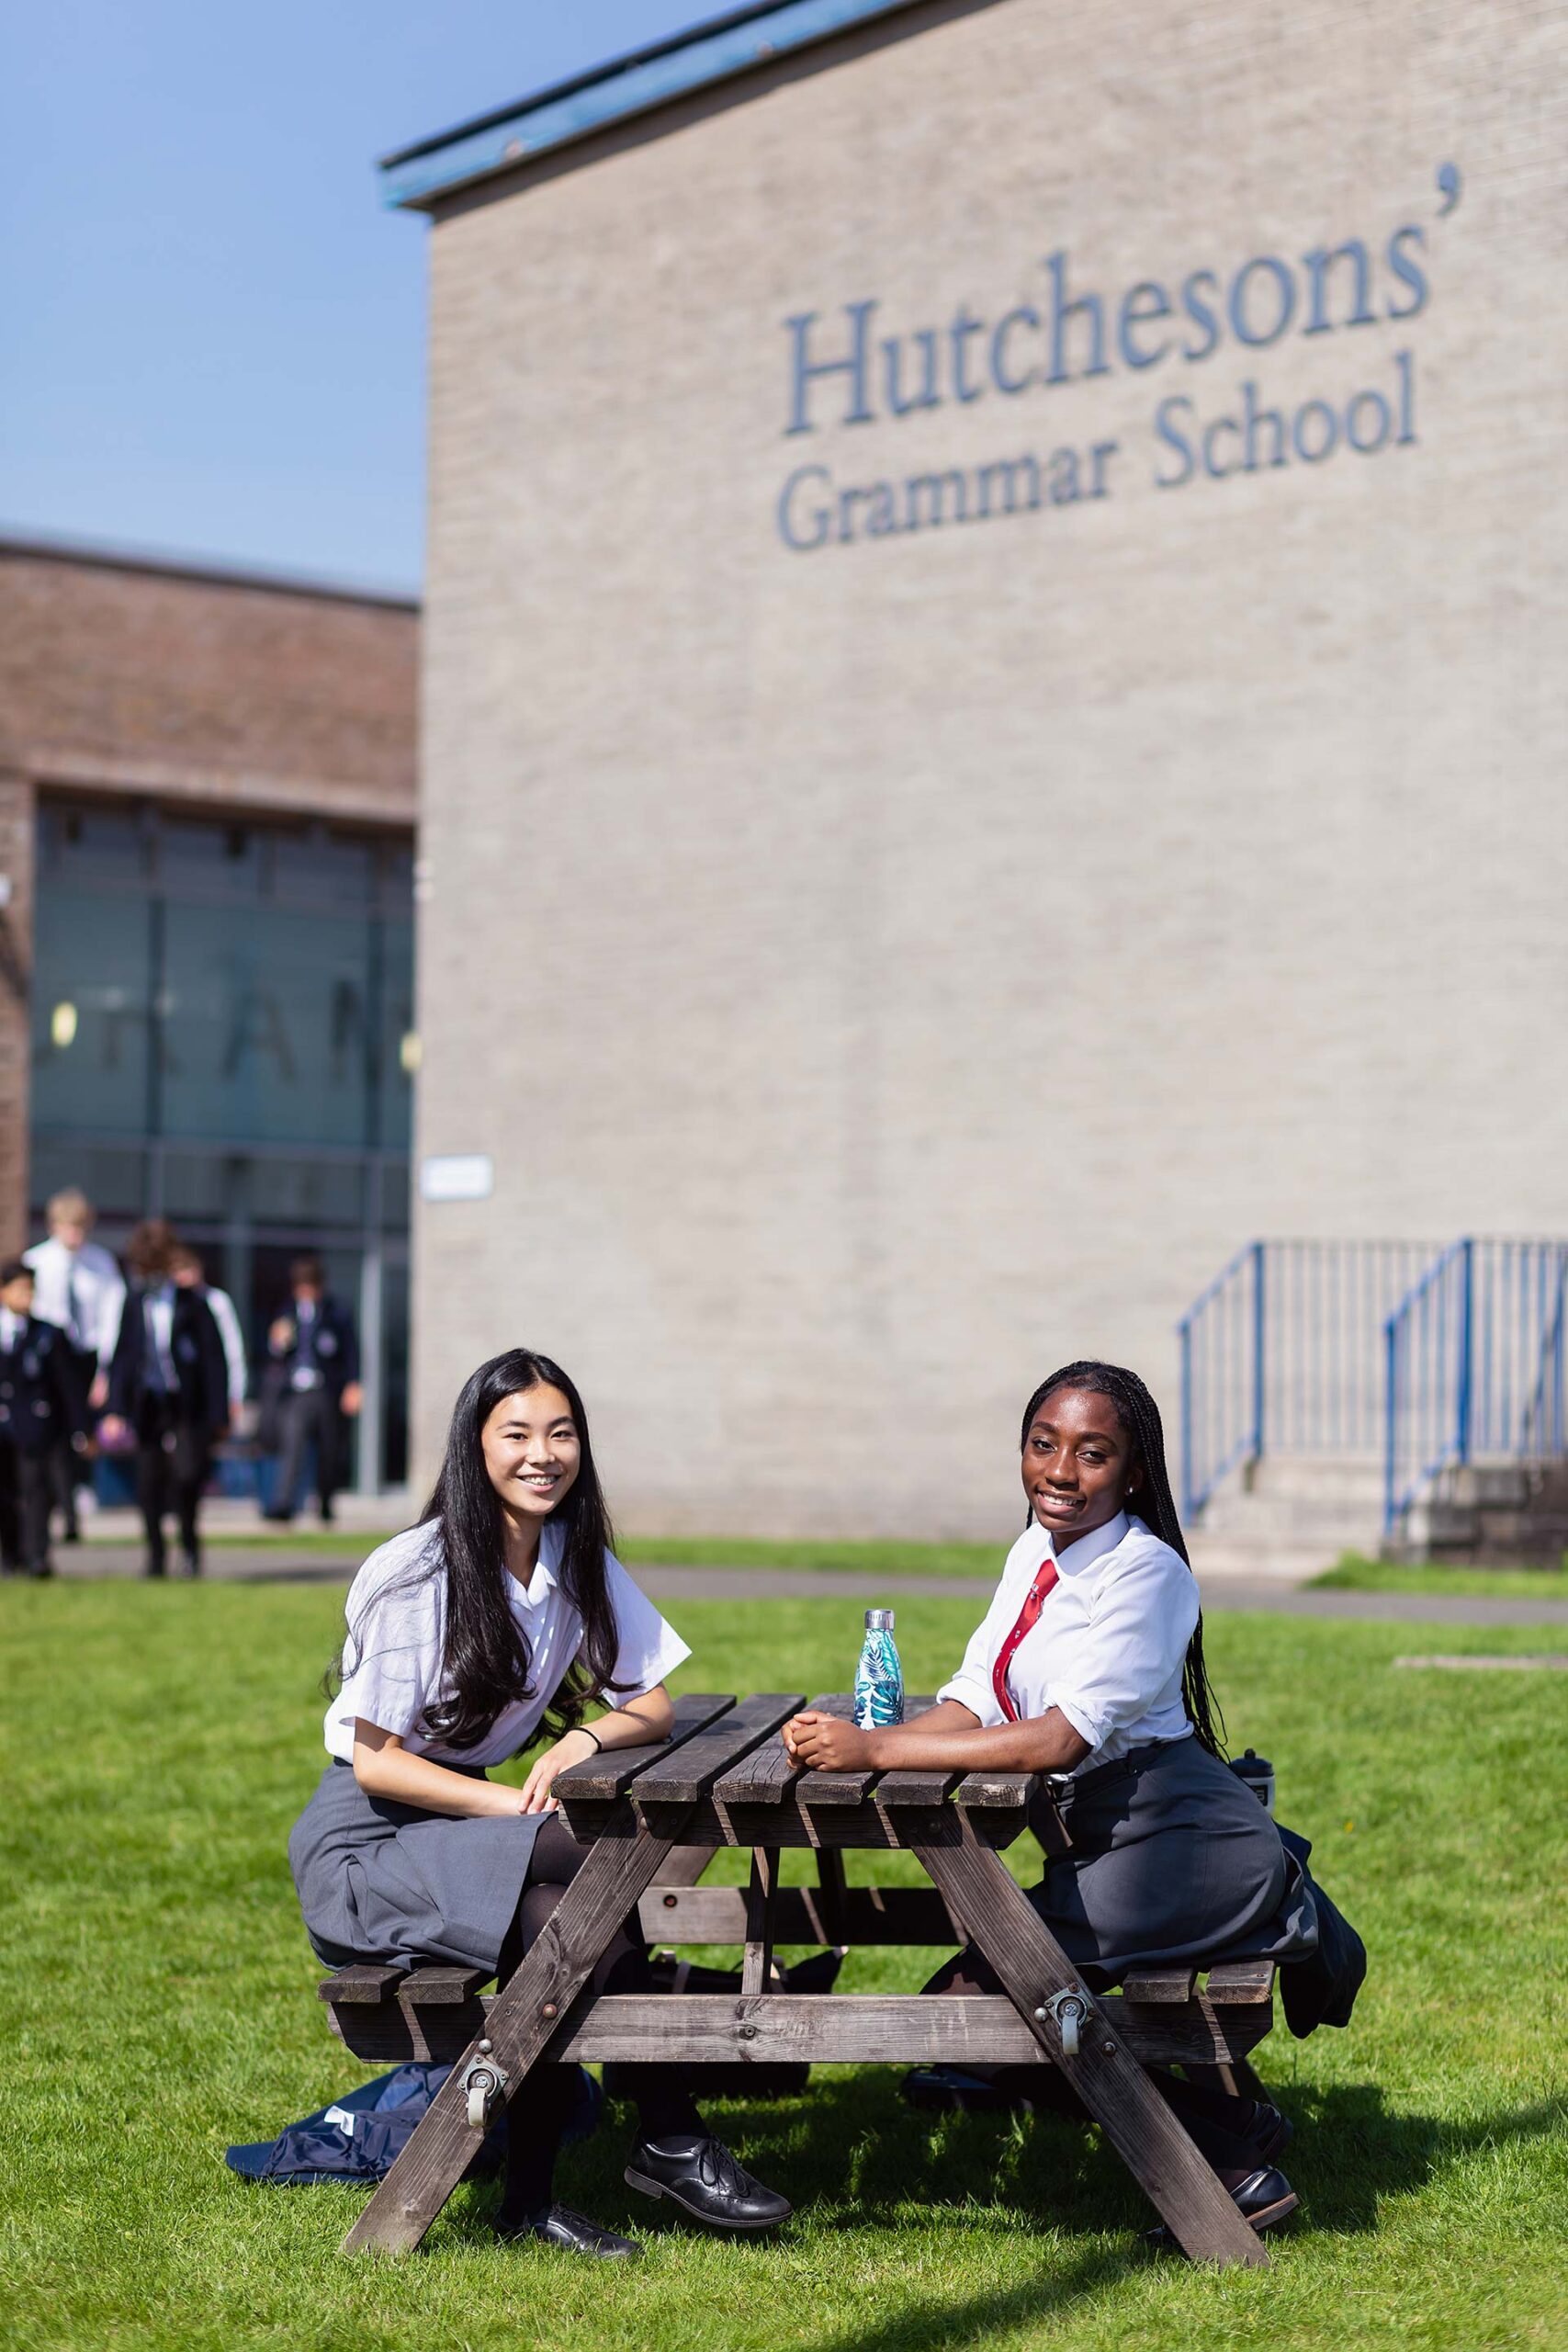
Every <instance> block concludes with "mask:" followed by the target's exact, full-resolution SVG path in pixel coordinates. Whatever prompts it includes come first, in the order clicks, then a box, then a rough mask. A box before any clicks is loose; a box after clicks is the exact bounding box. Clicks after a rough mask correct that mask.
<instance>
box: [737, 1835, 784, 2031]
mask: <svg viewBox="0 0 1568 2352" xmlns="http://www.w3.org/2000/svg"><path fill="white" fill-rule="evenodd" d="M778 1886H779V1849H778V1848H777V1847H776V1846H753V1847H752V1849H751V1881H750V1885H749V1886H748V1887H747V1889H746V1950H745V1953H744V1955H743V1958H742V1962H741V1968H740V1997H741V1999H742V2000H753V1999H755V1997H756V1996H757V1995H758V1994H760V1993H765V1992H766V1991H767V1989H768V1971H769V1968H770V1966H771V1965H772V1962H773V1897H774V1895H775V1894H777V1893H778Z"/></svg>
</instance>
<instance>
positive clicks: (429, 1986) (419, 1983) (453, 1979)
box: [397, 1968, 491, 2009]
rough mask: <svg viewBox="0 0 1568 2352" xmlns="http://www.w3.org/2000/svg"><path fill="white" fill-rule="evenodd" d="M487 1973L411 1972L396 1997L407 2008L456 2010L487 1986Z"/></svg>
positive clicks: (474, 1970) (477, 1970)
mask: <svg viewBox="0 0 1568 2352" xmlns="http://www.w3.org/2000/svg"><path fill="white" fill-rule="evenodd" d="M490 1977H491V1972H489V1971H487V1970H485V1969H482V1968H414V1969H411V1970H410V1971H409V1973H408V1974H407V1976H405V1977H404V1979H403V1981H402V1983H401V1985H399V1987H398V1991H397V1998H398V1999H399V2000H400V2002H402V2003H403V2004H404V2006H405V2007H410V2008H416V2009H417V2008H443V2009H446V2008H456V2007H458V2006H459V2005H460V2004H461V2003H462V2002H464V2001H468V2000H471V1999H472V1997H473V1996H474V1995H475V1994H476V1993H477V1992H478V1991H479V1986H480V1985H488V1984H489V1982H490Z"/></svg>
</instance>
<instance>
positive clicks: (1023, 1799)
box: [953, 1772, 1040, 1813]
mask: <svg viewBox="0 0 1568 2352" xmlns="http://www.w3.org/2000/svg"><path fill="white" fill-rule="evenodd" d="M1039 1785H1040V1778H1039V1774H1038V1773H1035V1772H970V1773H967V1774H965V1776H964V1779H963V1780H962V1781H960V1782H959V1783H958V1786H957V1788H956V1789H955V1790H954V1791H953V1804H958V1805H962V1806H963V1808H964V1812H965V1813H996V1812H1007V1811H1010V1810H1016V1809H1017V1808H1018V1807H1019V1806H1020V1805H1027V1804H1028V1803H1029V1801H1030V1799H1031V1797H1032V1796H1033V1795H1034V1794H1035V1793H1036V1792H1037V1790H1038V1788H1039Z"/></svg>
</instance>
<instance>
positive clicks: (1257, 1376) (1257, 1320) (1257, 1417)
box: [1252, 1241, 1267, 1462]
mask: <svg viewBox="0 0 1568 2352" xmlns="http://www.w3.org/2000/svg"><path fill="white" fill-rule="evenodd" d="M1266 1249H1267V1244H1266V1243H1264V1242H1261V1241H1255V1242H1254V1243H1253V1245H1252V1458H1253V1460H1254V1462H1260V1461H1261V1460H1262V1458H1263V1407H1264V1390H1265V1386H1266V1376H1265V1361H1266V1360H1265V1357H1264V1352H1263V1347H1264V1337H1265V1320H1264V1291H1263V1269H1264V1264H1265V1252H1266Z"/></svg>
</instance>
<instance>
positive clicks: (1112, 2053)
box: [917, 1838, 1269, 2269]
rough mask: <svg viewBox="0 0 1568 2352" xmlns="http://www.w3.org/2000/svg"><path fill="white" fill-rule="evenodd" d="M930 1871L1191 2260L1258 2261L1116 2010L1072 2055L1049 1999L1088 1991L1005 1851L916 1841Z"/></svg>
mask: <svg viewBox="0 0 1568 2352" xmlns="http://www.w3.org/2000/svg"><path fill="white" fill-rule="evenodd" d="M917 1850H918V1853H919V1860H920V1861H921V1863H922V1864H923V1865H924V1867H925V1868H926V1870H927V1871H929V1872H930V1874H931V1878H932V1879H933V1880H934V1881H935V1883H936V1884H937V1885H938V1886H939V1887H940V1888H941V1890H942V1893H943V1894H945V1895H947V1896H948V1897H949V1899H950V1900H951V1901H952V1902H953V1905H955V1907H956V1908H957V1909H958V1911H959V1912H960V1913H961V1915H962V1917H964V1919H965V1920H966V1921H967V1923H968V1927H969V1932H970V1934H971V1936H972V1937H973V1939H974V1940H975V1942H976V1945H977V1946H978V1947H979V1949H980V1951H982V1952H984V1954H985V1956H986V1958H987V1960H988V1961H989V1962H990V1963H991V1966H992V1967H993V1968H994V1969H995V1970H996V1972H997V1974H998V1976H999V1977H1000V1979H1001V1982H1002V1989H1003V1991H1004V1992H1005V1993H1006V1994H1007V1995H1008V1996H1009V1998H1010V2000H1011V2001H1012V2003H1013V2005H1014V2007H1016V2008H1017V2010H1018V2012H1019V2014H1020V2016H1021V2018H1023V2019H1024V2021H1025V2023H1026V2024H1028V2025H1029V2026H1030V2028H1031V2030H1032V2031H1033V2033H1034V2034H1035V2036H1036V2038H1037V2040H1038V2041H1039V2042H1040V2045H1041V2047H1042V2048H1043V2050H1044V2052H1045V2053H1046V2055H1047V2056H1048V2057H1049V2058H1051V2059H1052V2060H1053V2062H1054V2063H1055V2064H1057V2065H1059V2066H1060V2067H1061V2068H1062V2071H1063V2073H1064V2075H1066V2079H1067V2080H1068V2082H1069V2083H1070V2084H1071V2085H1072V2086H1073V2088H1074V2090H1076V2091H1077V2094H1078V2097H1079V2098H1081V2099H1082V2100H1083V2103H1084V2105H1085V2106H1086V2107H1087V2108H1088V2109H1089V2113H1090V2115H1092V2116H1093V2118H1094V2120H1095V2121H1096V2122H1097V2123H1098V2124H1099V2125H1100V2129H1101V2130H1102V2131H1104V2133H1105V2135H1106V2137H1107V2139H1109V2140H1110V2142H1111V2145H1112V2146H1113V2147H1114V2148H1115V2150H1116V2152H1117V2154H1119V2155H1120V2157H1121V2158H1122V2163H1123V2164H1124V2165H1126V2166H1127V2168H1128V2170H1129V2171H1130V2172H1131V2173H1132V2174H1133V2176H1134V2178H1135V2179H1136V2180H1137V2182H1138V2184H1139V2186H1140V2187H1141V2188H1143V2189H1144V2191H1145V2195H1146V2196H1147V2197H1148V2198H1149V2199H1150V2201H1151V2202H1152V2203H1153V2205H1154V2206H1155V2209H1156V2211H1157V2212H1158V2213H1159V2215H1160V2217H1161V2219H1162V2220H1163V2221H1165V2222H1167V2223H1168V2225H1169V2227H1170V2230H1171V2232H1172V2233H1173V2235H1174V2236H1175V2237H1176V2239H1177V2241H1178V2243H1179V2245H1181V2246H1182V2247H1183V2249H1184V2250H1185V2251H1186V2252H1187V2253H1188V2254H1190V2256H1192V2258H1193V2260H1194V2261H1200V2262H1235V2263H1242V2264H1246V2265H1247V2266H1248V2267H1252V2268H1255V2269H1260V2268H1264V2267H1267V2265H1268V2261H1269V2256H1268V2254H1267V2252H1266V2250H1265V2248H1264V2247H1263V2245H1262V2244H1261V2243H1260V2241H1259V2240H1258V2237H1257V2236H1256V2235H1255V2234H1254V2233H1253V2232H1252V2231H1251V2230H1249V2229H1248V2228H1247V2223H1246V2222H1244V2221H1243V2219H1242V2217H1241V2215H1240V2214H1239V2213H1238V2212H1237V2211H1236V2209H1235V2204H1234V2203H1233V2202H1232V2200H1231V2199H1230V2197H1229V2195H1228V2194H1227V2192H1226V2191H1225V2189H1224V2188H1222V2186H1221V2184H1220V2182H1219V2180H1218V2179H1217V2178H1216V2177H1215V2175H1214V2173H1213V2169H1212V2168H1211V2166H1210V2165H1208V2164H1206V2163H1205V2162H1204V2160H1203V2158H1202V2156H1201V2155H1200V2154H1199V2153H1198V2150H1197V2149H1196V2148H1195V2147H1194V2146H1193V2144H1192V2142H1191V2141H1190V2139H1189V2138H1188V2136H1187V2133H1186V2131H1184V2130H1183V2128H1182V2126H1181V2124H1180V2123H1179V2121H1178V2120H1177V2119H1176V2117H1175V2116H1174V2115H1173V2114H1172V2112H1171V2110H1170V2109H1169V2108H1168V2107H1167V2105H1166V2103H1165V2101H1164V2100H1163V2099H1162V2098H1160V2096H1159V2094H1158V2092H1157V2091H1156V2089H1155V2086H1154V2085H1153V2084H1152V2083H1151V2082H1150V2080H1149V2078H1148V2076H1147V2075H1145V2072H1144V2069H1143V2067H1142V2065H1141V2064H1139V2062H1138V2060H1137V2059H1136V2057H1135V2056H1134V2054H1133V2052H1132V2050H1131V2048H1130V2047H1129V2044H1128V2041H1127V2040H1126V2038H1125V2037H1124V2035H1123V2034H1122V2032H1121V2031H1120V2030H1119V2029H1118V2025H1117V2022H1116V2018H1115V2013H1114V2011H1108V2009H1107V2007H1106V2005H1105V2003H1104V2002H1092V2001H1091V2002H1089V2014H1088V2017H1087V2018H1086V2019H1085V2022H1084V2026H1083V2030H1082V2035H1081V2041H1080V2045H1079V2049H1078V2052H1077V2055H1076V2056H1074V2057H1072V2058H1068V2057H1066V2055H1065V2054H1064V2052H1063V2049H1062V2036H1061V2030H1060V2028H1059V2027H1058V2026H1057V2024H1056V2023H1055V2018H1053V2017H1052V2015H1051V2013H1050V2011H1049V2008H1048V2007H1047V2006H1046V2005H1047V2004H1048V2002H1049V2001H1050V2000H1051V1999H1052V1997H1053V1996H1055V1995H1056V1994H1058V1993H1067V1992H1072V1993H1077V1994H1078V1995H1079V1996H1080V1997H1082V1998H1084V1999H1085V2000H1086V2001H1088V2000H1089V1996H1087V1995H1085V1994H1084V1992H1083V1987H1082V1985H1081V1983H1080V1980H1079V1978H1078V1976H1077V1972H1076V1970H1075V1969H1074V1968H1073V1965H1072V1963H1071V1962H1070V1961H1069V1960H1068V1958H1067V1956H1066V1952H1065V1951H1063V1950H1062V1947H1061V1946H1060V1944H1059V1943H1058V1942H1057V1941H1056V1939H1055V1936H1053V1935H1052V1934H1051V1932H1050V1930H1049V1929H1048V1928H1046V1926H1045V1925H1044V1922H1043V1920H1042V1919H1041V1917H1040V1916H1039V1914H1038V1912H1036V1911H1035V1909H1034V1908H1033V1906H1032V1904H1031V1903H1030V1901H1029V1899H1028V1897H1027V1896H1026V1895H1025V1894H1024V1892H1023V1890H1022V1888H1021V1886H1020V1885H1019V1884H1018V1883H1017V1881H1016V1880H1015V1879H1013V1878H1012V1877H1011V1876H1010V1873H1009V1871H1007V1869H1006V1868H1005V1867H1004V1865H1003V1864H1002V1862H1001V1861H1000V1860H998V1857H997V1856H996V1855H995V1854H994V1853H992V1852H991V1851H990V1850H989V1849H987V1848H986V1847H983V1846H981V1845H979V1844H978V1843H977V1842H975V1841H974V1840H973V1839H972V1838H965V1840H964V1843H963V1844H962V1845H959V1846H956V1847H954V1846H927V1847H921V1848H919V1849H917Z"/></svg>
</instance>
